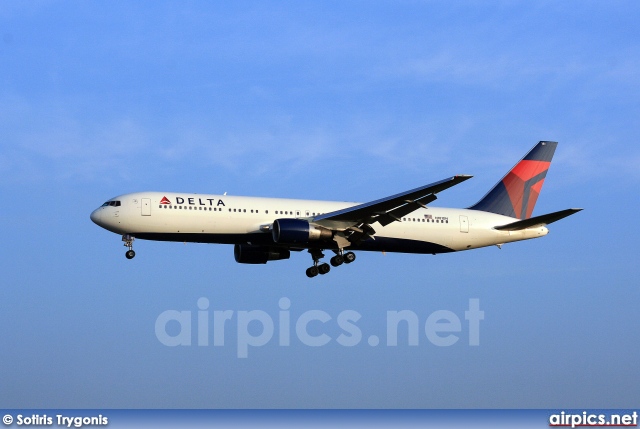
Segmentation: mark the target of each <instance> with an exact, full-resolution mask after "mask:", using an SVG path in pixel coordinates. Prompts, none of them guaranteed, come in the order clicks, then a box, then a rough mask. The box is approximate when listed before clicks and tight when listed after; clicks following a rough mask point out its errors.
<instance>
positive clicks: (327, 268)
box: [318, 263, 331, 274]
mask: <svg viewBox="0 0 640 429" xmlns="http://www.w3.org/2000/svg"><path fill="white" fill-rule="evenodd" d="M329 271H331V267H330V266H329V264H327V263H324V264H320V265H318V272H319V273H320V274H327V273H328V272H329Z"/></svg>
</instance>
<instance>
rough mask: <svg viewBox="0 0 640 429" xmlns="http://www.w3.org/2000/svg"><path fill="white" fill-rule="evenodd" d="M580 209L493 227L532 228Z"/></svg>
mask: <svg viewBox="0 0 640 429" xmlns="http://www.w3.org/2000/svg"><path fill="white" fill-rule="evenodd" d="M581 210H582V209H566V210H561V211H559V212H554V213H549V214H545V215H542V216H536V217H532V218H529V219H525V220H519V221H517V222H513V223H509V224H507V225H502V226H496V227H495V228H494V229H497V230H498V231H520V230H522V229H527V228H532V227H534V226H539V225H549V224H550V223H553V222H555V221H558V220H560V219H564V218H565V217H567V216H571V215H572V214H574V213H578V212H579V211H581Z"/></svg>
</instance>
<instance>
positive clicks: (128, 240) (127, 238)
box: [122, 234, 136, 259]
mask: <svg viewBox="0 0 640 429" xmlns="http://www.w3.org/2000/svg"><path fill="white" fill-rule="evenodd" d="M133 240H135V238H134V237H133V236H131V235H129V234H125V235H123V236H122V241H123V242H124V246H125V247H127V248H128V249H129V250H127V252H126V253H125V254H124V256H126V257H127V259H133V258H134V257H135V256H136V252H134V251H133Z"/></svg>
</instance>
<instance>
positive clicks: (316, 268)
mask: <svg viewBox="0 0 640 429" xmlns="http://www.w3.org/2000/svg"><path fill="white" fill-rule="evenodd" d="M334 252H336V255H335V256H333V257H332V258H331V259H329V262H330V263H331V265H332V266H334V267H339V266H340V265H342V264H350V263H352V262H353V261H355V260H356V254H355V253H353V252H347V253H343V249H340V250H334ZM309 253H310V254H311V257H312V258H313V266H312V267H309V268H307V271H306V273H307V277H310V278H311V277H315V276H317V275H318V274H327V273H328V272H329V271H330V270H331V267H330V266H329V264H327V263H322V264H320V263H319V262H320V258H324V254H323V253H322V250H320V249H309Z"/></svg>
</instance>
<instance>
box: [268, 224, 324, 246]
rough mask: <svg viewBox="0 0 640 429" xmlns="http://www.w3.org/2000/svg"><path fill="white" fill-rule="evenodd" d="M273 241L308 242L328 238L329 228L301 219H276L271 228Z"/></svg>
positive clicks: (288, 242)
mask: <svg viewBox="0 0 640 429" xmlns="http://www.w3.org/2000/svg"><path fill="white" fill-rule="evenodd" d="M271 234H272V236H273V241H274V242H276V243H279V244H297V243H308V242H310V241H317V240H330V239H331V238H332V237H333V233H332V232H331V230H330V229H326V228H323V227H321V226H318V225H312V224H310V223H309V222H307V221H306V220H302V219H276V220H275V221H274V222H273V229H272V230H271Z"/></svg>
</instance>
